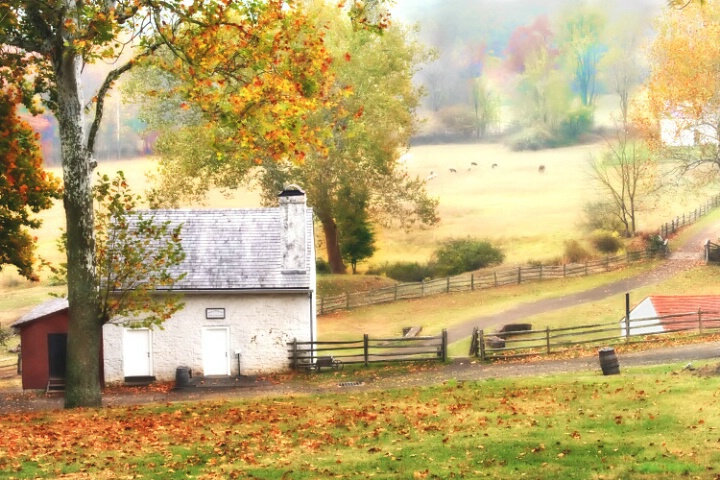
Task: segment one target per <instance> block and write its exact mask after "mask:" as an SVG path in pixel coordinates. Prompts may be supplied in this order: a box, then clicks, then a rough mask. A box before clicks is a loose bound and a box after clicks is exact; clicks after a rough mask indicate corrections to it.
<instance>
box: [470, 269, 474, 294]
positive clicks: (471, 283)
mask: <svg viewBox="0 0 720 480" xmlns="http://www.w3.org/2000/svg"><path fill="white" fill-rule="evenodd" d="M470 290H472V291H475V274H474V273H471V274H470Z"/></svg>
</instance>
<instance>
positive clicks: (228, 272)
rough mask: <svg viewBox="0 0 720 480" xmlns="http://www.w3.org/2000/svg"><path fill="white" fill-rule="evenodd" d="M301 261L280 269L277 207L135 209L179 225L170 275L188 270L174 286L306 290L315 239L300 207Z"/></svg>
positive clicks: (309, 219) (309, 214)
mask: <svg viewBox="0 0 720 480" xmlns="http://www.w3.org/2000/svg"><path fill="white" fill-rule="evenodd" d="M305 212H306V213H305V217H306V218H305V225H306V235H305V238H306V245H305V255H306V265H307V266H308V268H307V270H306V271H304V272H302V273H297V272H294V273H287V272H286V273H283V271H282V265H281V264H282V257H283V249H284V246H283V244H282V239H281V227H282V224H281V213H280V208H257V209H228V210H152V211H143V212H138V213H142V214H143V215H144V216H145V218H148V217H149V216H154V218H155V221H156V222H165V221H169V222H170V225H171V227H175V226H177V225H179V224H182V230H181V234H180V237H181V239H182V245H183V250H184V251H185V255H186V257H185V260H184V261H183V263H182V264H181V265H179V266H178V267H177V271H176V272H174V273H177V274H179V273H180V272H187V276H186V277H185V278H184V279H183V280H182V281H180V282H178V283H177V284H176V285H175V286H174V287H173V290H183V291H191V290H244V289H311V288H314V285H311V284H310V281H311V271H310V268H312V267H314V264H315V259H314V258H310V257H311V253H312V247H313V244H312V242H314V237H313V217H312V210H311V209H309V208H308V209H306V211H305Z"/></svg>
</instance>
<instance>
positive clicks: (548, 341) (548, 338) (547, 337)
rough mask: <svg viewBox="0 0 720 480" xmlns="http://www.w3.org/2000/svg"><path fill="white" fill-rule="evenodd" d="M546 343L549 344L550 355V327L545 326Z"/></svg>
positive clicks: (548, 351)
mask: <svg viewBox="0 0 720 480" xmlns="http://www.w3.org/2000/svg"><path fill="white" fill-rule="evenodd" d="M545 343H546V344H547V353H548V355H550V327H549V326H547V327H545Z"/></svg>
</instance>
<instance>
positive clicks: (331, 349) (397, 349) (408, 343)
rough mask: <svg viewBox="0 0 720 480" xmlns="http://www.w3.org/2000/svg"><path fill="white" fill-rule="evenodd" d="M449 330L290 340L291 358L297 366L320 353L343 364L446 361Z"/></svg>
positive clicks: (312, 361)
mask: <svg viewBox="0 0 720 480" xmlns="http://www.w3.org/2000/svg"><path fill="white" fill-rule="evenodd" d="M447 341H448V340H447V330H443V331H442V333H441V334H440V335H435V336H417V337H397V338H370V336H369V335H368V334H365V335H363V338H362V339H361V340H351V341H346V342H341V341H334V342H331V341H327V342H298V341H297V340H293V341H292V342H290V343H289V344H288V354H289V356H288V358H289V359H290V362H291V365H292V367H293V369H302V368H307V367H310V366H312V365H314V364H315V362H316V361H317V358H318V357H325V356H328V355H332V357H333V358H335V359H336V360H340V361H341V362H342V363H343V364H353V363H362V364H364V365H365V366H367V365H368V364H370V363H373V362H392V361H402V362H412V361H442V362H444V361H446V360H447Z"/></svg>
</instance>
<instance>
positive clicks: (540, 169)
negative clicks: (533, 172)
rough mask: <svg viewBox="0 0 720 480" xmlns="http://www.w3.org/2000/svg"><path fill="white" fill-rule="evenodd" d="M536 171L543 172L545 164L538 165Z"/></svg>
mask: <svg viewBox="0 0 720 480" xmlns="http://www.w3.org/2000/svg"><path fill="white" fill-rule="evenodd" d="M538 172H540V173H545V165H540V166H539V167H538Z"/></svg>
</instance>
